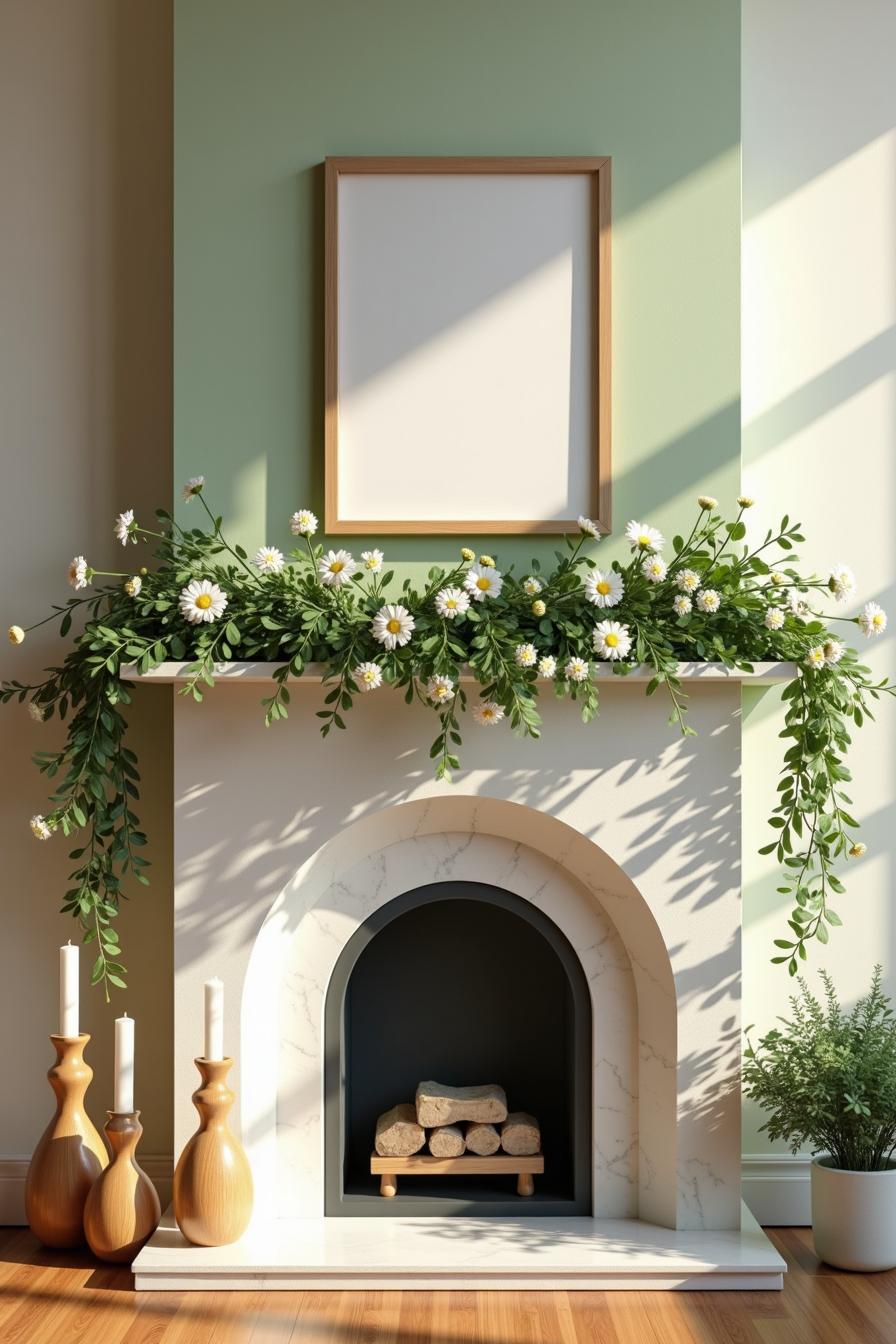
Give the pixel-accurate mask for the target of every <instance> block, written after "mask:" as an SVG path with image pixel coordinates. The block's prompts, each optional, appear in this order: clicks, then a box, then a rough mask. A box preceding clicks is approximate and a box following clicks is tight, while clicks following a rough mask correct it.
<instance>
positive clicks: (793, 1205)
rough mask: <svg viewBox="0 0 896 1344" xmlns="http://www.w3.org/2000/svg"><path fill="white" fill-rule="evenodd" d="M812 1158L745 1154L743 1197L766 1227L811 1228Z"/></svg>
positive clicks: (757, 1219)
mask: <svg viewBox="0 0 896 1344" xmlns="http://www.w3.org/2000/svg"><path fill="white" fill-rule="evenodd" d="M811 1161H812V1159H811V1158H810V1157H791V1155H790V1153H744V1156H743V1159H742V1164H741V1181H742V1184H741V1194H742V1196H743V1201H744V1203H745V1204H746V1206H747V1208H748V1209H749V1210H750V1212H751V1213H752V1215H753V1217H754V1218H755V1219H756V1221H757V1222H758V1223H761V1224H762V1226H763V1227H809V1226H810V1224H811V1222H812V1213H811V1199H810V1194H809V1166H810V1164H811Z"/></svg>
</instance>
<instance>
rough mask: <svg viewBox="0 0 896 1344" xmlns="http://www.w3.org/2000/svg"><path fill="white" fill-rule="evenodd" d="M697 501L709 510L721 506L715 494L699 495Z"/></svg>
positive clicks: (702, 507)
mask: <svg viewBox="0 0 896 1344" xmlns="http://www.w3.org/2000/svg"><path fill="white" fill-rule="evenodd" d="M697 503H698V504H699V505H700V507H701V509H706V510H707V511H708V510H710V509H717V508H718V507H719V501H718V500H717V499H716V498H715V497H714V496H713V495H698V496H697Z"/></svg>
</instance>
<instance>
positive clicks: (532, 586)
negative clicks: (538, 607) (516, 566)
mask: <svg viewBox="0 0 896 1344" xmlns="http://www.w3.org/2000/svg"><path fill="white" fill-rule="evenodd" d="M541 587H542V584H541V579H536V578H534V577H533V576H532V575H530V576H529V578H528V579H523V592H524V593H528V595H529V597H537V596H538V594H539V593H540V592H541Z"/></svg>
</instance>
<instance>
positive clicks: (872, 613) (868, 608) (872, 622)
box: [859, 602, 887, 639]
mask: <svg viewBox="0 0 896 1344" xmlns="http://www.w3.org/2000/svg"><path fill="white" fill-rule="evenodd" d="M859 628H860V630H861V631H862V634H863V635H867V636H868V638H869V639H874V638H875V637H876V636H877V635H882V634H883V632H884V631H885V630H886V628H887V613H886V612H885V611H884V609H883V607H879V606H878V605H877V603H876V602H866V603H865V605H864V607H863V608H862V610H861V611H860V612H859Z"/></svg>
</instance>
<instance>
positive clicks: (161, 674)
mask: <svg viewBox="0 0 896 1344" xmlns="http://www.w3.org/2000/svg"><path fill="white" fill-rule="evenodd" d="M191 666H192V664H191V663H190V662H183V663H159V665H158V666H157V667H154V668H152V670H151V671H149V672H138V671H137V669H136V667H135V666H134V665H133V664H130V665H126V666H124V667H123V668H122V675H123V676H124V677H126V678H127V679H128V680H129V681H151V682H156V683H160V684H161V685H163V686H164V685H168V686H174V685H177V684H178V683H179V682H184V681H186V680H187V679H188V677H187V670H188V668H190V667H191ZM281 666H282V663H217V664H216V665H215V679H216V681H217V682H218V684H220V685H222V686H226V685H227V684H233V683H234V682H246V683H249V684H255V683H262V682H269V681H271V679H272V677H273V675H274V671H275V670H276V668H278V667H281ZM678 674H679V676H680V677H681V679H682V680H683V681H688V682H694V681H703V682H718V681H742V682H745V683H747V684H748V685H751V686H777V685H782V684H784V683H785V682H788V681H792V680H793V679H794V677H795V676H796V674H797V669H796V664H795V663H754V664H753V671H752V672H740V671H738V670H737V669H733V670H732V669H729V668H727V667H723V666H722V665H721V664H720V663H679V664H678ZM326 675H327V668H326V666H325V665H324V664H323V663H309V664H308V665H307V666H306V668H305V670H304V672H303V673H302V675H301V676H300V677H290V678H289V680H290V681H307V682H312V683H314V682H321V681H323V680H324V678H325V676H326ZM594 675H595V677H596V679H597V680H598V681H609V680H612V682H613V684H614V685H616V686H624V685H625V684H626V683H628V682H634V683H643V682H646V681H649V680H650V678H651V677H652V676H653V669H652V668H650V667H646V666H643V665H642V666H640V667H636V668H633V669H632V670H631V672H629V674H628V676H626V677H620V676H616V675H615V674H614V672H613V669H612V667H611V666H610V665H609V663H598V664H597V666H596V667H595V668H594ZM460 679H461V681H463V682H470V681H475V680H476V679H475V677H474V676H473V674H472V672H471V671H470V670H469V669H468V668H465V669H464V670H463V671H462V672H461V676H460ZM539 680H541V678H539Z"/></svg>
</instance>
